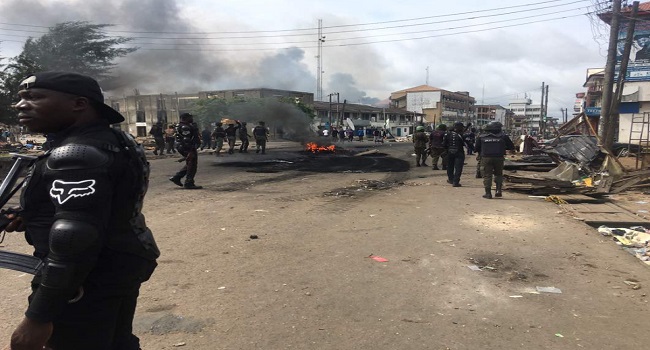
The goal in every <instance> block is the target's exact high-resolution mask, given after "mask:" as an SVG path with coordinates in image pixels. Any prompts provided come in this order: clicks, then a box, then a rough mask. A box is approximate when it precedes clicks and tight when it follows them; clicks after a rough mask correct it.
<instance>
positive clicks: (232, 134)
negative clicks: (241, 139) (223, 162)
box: [224, 123, 239, 154]
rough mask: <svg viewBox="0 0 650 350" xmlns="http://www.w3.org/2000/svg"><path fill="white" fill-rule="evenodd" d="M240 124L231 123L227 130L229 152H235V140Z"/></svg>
mask: <svg viewBox="0 0 650 350" xmlns="http://www.w3.org/2000/svg"><path fill="white" fill-rule="evenodd" d="M238 128H239V126H235V124H233V123H230V124H228V127H227V128H226V130H224V131H225V132H226V140H228V154H233V153H235V141H236V140H237V129H238Z"/></svg>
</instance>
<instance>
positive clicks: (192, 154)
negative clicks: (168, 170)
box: [174, 149, 199, 184]
mask: <svg viewBox="0 0 650 350" xmlns="http://www.w3.org/2000/svg"><path fill="white" fill-rule="evenodd" d="M178 151H179V152H180V154H181V155H182V156H183V157H185V165H184V166H183V167H182V168H181V170H180V171H179V172H177V173H176V175H174V177H176V178H178V179H182V178H185V183H186V184H193V183H194V176H195V175H196V169H197V167H198V160H199V155H198V154H197V152H196V149H194V150H190V151H189V152H187V151H181V150H180V149H179V150H178Z"/></svg>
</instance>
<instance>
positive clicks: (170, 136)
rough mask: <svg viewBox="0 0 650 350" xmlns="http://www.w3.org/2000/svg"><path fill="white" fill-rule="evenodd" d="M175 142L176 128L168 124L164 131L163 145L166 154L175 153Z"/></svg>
mask: <svg viewBox="0 0 650 350" xmlns="http://www.w3.org/2000/svg"><path fill="white" fill-rule="evenodd" d="M175 142H176V127H175V126H174V125H173V124H170V125H169V126H168V127H167V130H165V144H166V146H167V154H171V153H172V152H173V153H176V147H174V143H175Z"/></svg>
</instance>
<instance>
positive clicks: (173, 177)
mask: <svg viewBox="0 0 650 350" xmlns="http://www.w3.org/2000/svg"><path fill="white" fill-rule="evenodd" d="M169 181H171V182H173V183H174V184H175V185H176V186H180V187H183V183H182V182H181V179H179V178H177V177H176V176H172V177H170V178H169Z"/></svg>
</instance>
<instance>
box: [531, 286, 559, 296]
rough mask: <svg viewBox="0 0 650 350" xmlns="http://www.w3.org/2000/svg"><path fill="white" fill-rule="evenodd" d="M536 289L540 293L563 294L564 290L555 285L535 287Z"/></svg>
mask: <svg viewBox="0 0 650 350" xmlns="http://www.w3.org/2000/svg"><path fill="white" fill-rule="evenodd" d="M535 289H536V290H537V291H538V292H540V293H553V294H562V291H561V290H560V289H559V288H555V287H535Z"/></svg>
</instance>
